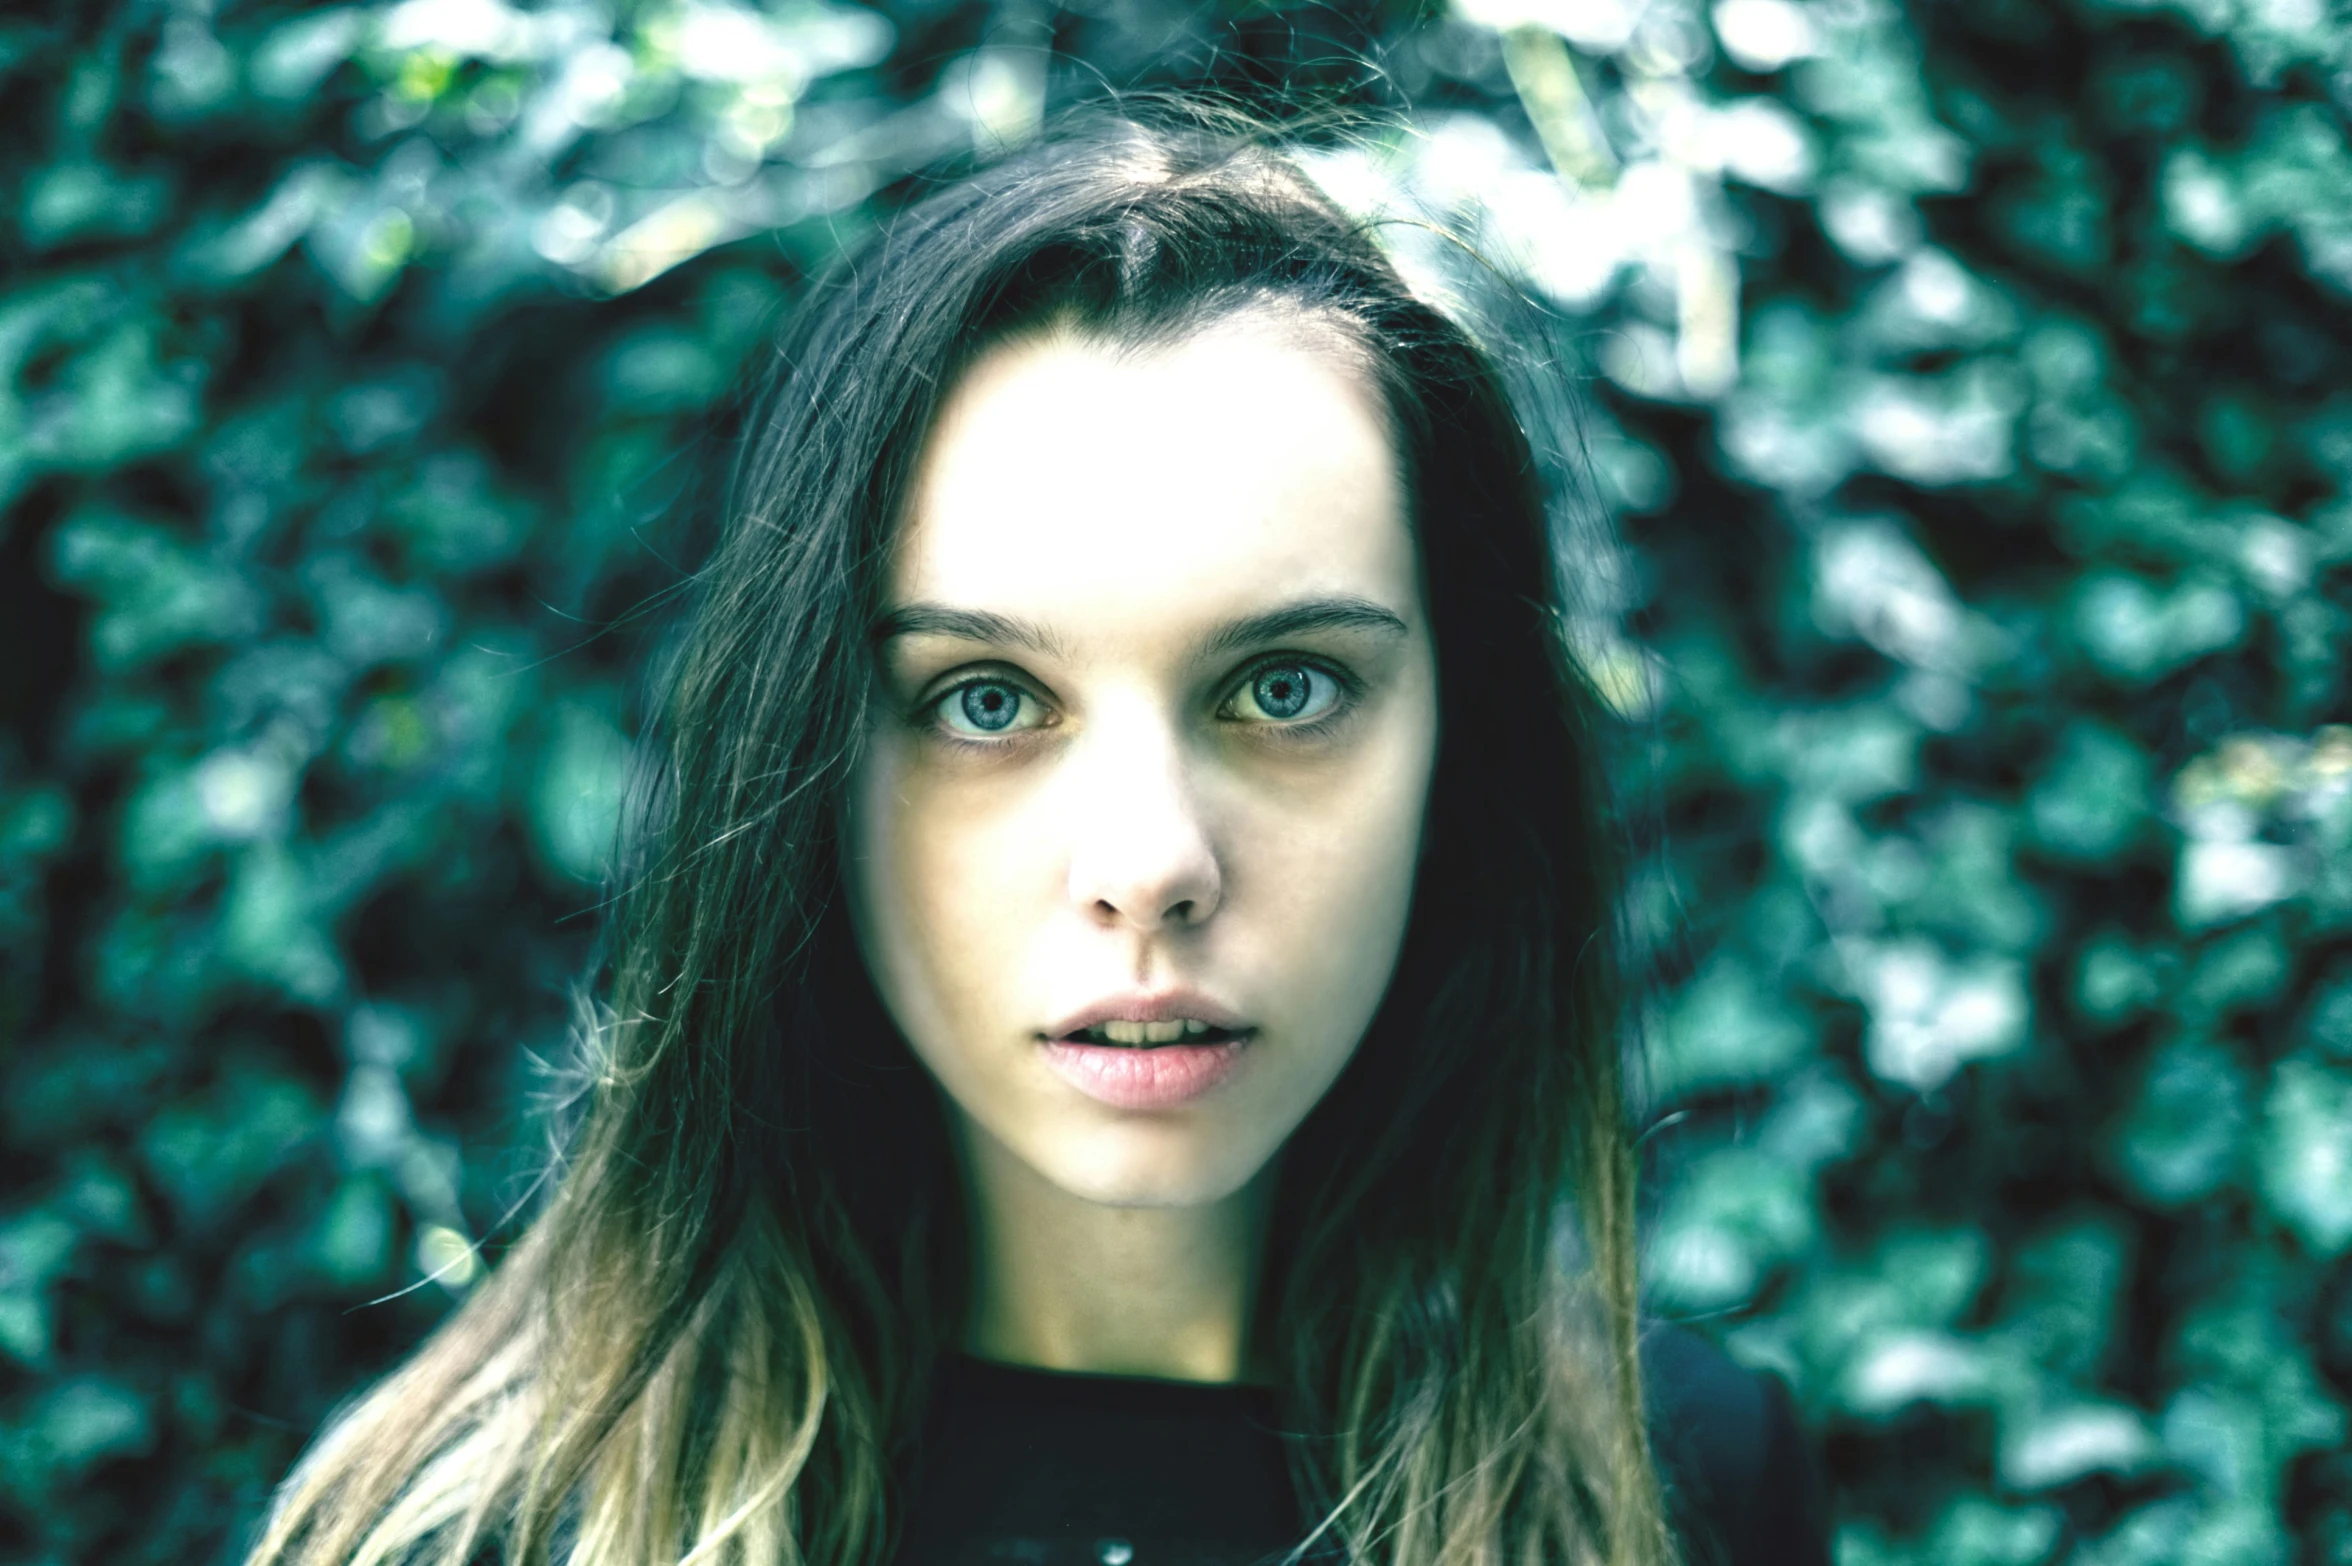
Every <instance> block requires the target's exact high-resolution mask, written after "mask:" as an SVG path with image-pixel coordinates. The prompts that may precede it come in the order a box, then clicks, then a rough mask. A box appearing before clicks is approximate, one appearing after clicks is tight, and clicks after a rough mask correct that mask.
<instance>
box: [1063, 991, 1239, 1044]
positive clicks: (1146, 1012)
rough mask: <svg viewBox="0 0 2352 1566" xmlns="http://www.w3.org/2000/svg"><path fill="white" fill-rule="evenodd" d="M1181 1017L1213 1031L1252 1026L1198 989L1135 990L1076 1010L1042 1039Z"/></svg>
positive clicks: (1064, 1037) (1235, 1031)
mask: <svg viewBox="0 0 2352 1566" xmlns="http://www.w3.org/2000/svg"><path fill="white" fill-rule="evenodd" d="M1179 1017H1191V1018H1194V1019H1196V1020H1198V1021H1201V1022H1205V1023H1207V1024H1208V1025H1209V1026H1210V1027H1212V1028H1224V1029H1226V1030H1227V1031H1228V1032H1233V1033H1240V1032H1242V1031H1244V1030H1246V1029H1247V1028H1248V1027H1249V1024H1248V1023H1247V1022H1246V1021H1244V1020H1243V1019H1242V1017H1241V1015H1240V1014H1239V1013H1238V1012H1236V1011H1234V1010H1233V1009H1232V1008H1231V1007H1229V1006H1221V1005H1219V1004H1218V1003H1217V1002H1215V1001H1213V1000H1211V999H1210V998H1209V997H1208V996H1206V995H1203V994H1202V993H1201V992H1200V991H1198V990H1131V991H1129V992H1128V993H1127V994H1125V995H1113V996H1109V997H1107V998H1105V999H1103V1000H1099V1001H1096V1002H1095V1003H1094V1004H1093V1005H1091V1006H1088V1007H1086V1008H1085V1009H1084V1010H1082V1011H1074V1012H1072V1013H1070V1015H1069V1016H1067V1017H1064V1018H1063V1019H1062V1020H1061V1021H1059V1022H1057V1023H1055V1024H1054V1025H1053V1026H1052V1027H1050V1028H1047V1029H1046V1030H1045V1031H1044V1032H1043V1033H1042V1034H1040V1035H1038V1036H1039V1037H1040V1038H1045V1039H1066V1038H1068V1037H1069V1036H1070V1035H1071V1034H1073V1033H1077V1032H1081V1031H1083V1030H1084V1029H1087V1028H1091V1027H1094V1026H1095V1025H1096V1024H1098V1023H1104V1022H1174V1021H1176V1020H1177V1019H1178V1018H1179Z"/></svg>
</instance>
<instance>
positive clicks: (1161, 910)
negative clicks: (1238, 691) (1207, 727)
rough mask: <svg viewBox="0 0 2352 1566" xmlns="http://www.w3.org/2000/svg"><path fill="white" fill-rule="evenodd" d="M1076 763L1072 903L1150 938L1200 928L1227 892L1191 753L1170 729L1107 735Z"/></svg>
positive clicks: (1143, 727) (1097, 737)
mask: <svg viewBox="0 0 2352 1566" xmlns="http://www.w3.org/2000/svg"><path fill="white" fill-rule="evenodd" d="M1081 748H1082V749H1083V750H1084V751H1085V752H1086V754H1084V755H1083V756H1073V757H1072V758H1071V760H1072V762H1073V763H1075V765H1074V767H1073V774H1074V775H1073V776H1072V777H1071V779H1070V781H1071V783H1072V785H1073V787H1072V788H1071V789H1070V791H1069V793H1068V794H1067V795H1065V797H1064V800H1063V803H1064V804H1065V806H1066V807H1067V808H1068V810H1069V815H1068V818H1067V819H1068V820H1069V822H1070V824H1071V826H1072V828H1073V836H1072V839H1071V843H1070V882H1069V895H1070V899H1071V901H1072V903H1073V904H1075V905H1076V906H1077V907H1079V908H1080V909H1082V910H1083V911H1084V912H1085V914H1086V915H1087V917H1088V918H1090V919H1092V920H1093V921H1094V922H1095V923H1097V924H1099V925H1102V926H1105V927H1118V926H1125V927H1127V928H1130V929H1133V930H1135V931H1137V932H1138V933H1141V934H1145V935H1155V934H1161V933H1164V932H1168V931H1173V930H1183V929H1191V928H1195V927H1197V926H1199V925H1200V924H1201V923H1202V922H1204V921H1205V920H1207V919H1208V917H1209V916H1210V915H1211V914H1213V913H1215V912H1216V911H1217V904H1218V902H1219V900H1220V898H1221V896H1222V893H1223V890H1224V876H1223V872H1222V869H1221V867H1220V866H1219V864H1218V856H1217V850H1216V845H1215V844H1214V842H1213V841H1212V840H1211V836H1210V832H1209V828H1208V823H1207V822H1206V821H1204V820H1203V819H1202V814H1201V810H1200V802H1199V800H1198V799H1197V798H1196V796H1195V791H1194V788H1193V780H1192V779H1191V778H1190V777H1188V776H1187V772H1186V768H1185V765H1184V757H1183V754H1182V747H1181V746H1180V745H1179V744H1178V743H1177V741H1176V737H1175V736H1174V735H1173V734H1172V733H1169V732H1168V731H1167V729H1166V728H1165V727H1164V726H1161V725H1156V724H1143V723H1122V724H1118V725H1116V726H1115V727H1112V726H1106V727H1105V728H1103V729H1102V730H1100V731H1098V732H1097V733H1096V734H1094V735H1092V736H1089V741H1088V743H1086V744H1085V745H1084V746H1082V747H1081Z"/></svg>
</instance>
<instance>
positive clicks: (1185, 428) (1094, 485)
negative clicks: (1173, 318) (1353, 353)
mask: <svg viewBox="0 0 2352 1566" xmlns="http://www.w3.org/2000/svg"><path fill="white" fill-rule="evenodd" d="M1326 336H1327V330H1326V329H1315V328H1301V327H1297V326H1292V325H1288V324H1284V323H1269V322H1265V321H1260V320H1255V319H1252V318H1249V317H1240V318H1236V319H1234V320H1231V321H1227V322H1224V323H1221V324H1218V325H1216V326H1212V327H1210V328H1208V329H1206V330H1204V331H1202V332H1200V333H1198V334H1196V335H1193V336H1189V337H1186V338H1183V339H1180V340H1178V341H1175V342H1171V343H1167V344H1160V345H1152V346H1148V347H1143V348H1125V347H1118V346H1114V345H1111V344H1107V343H1104V342H1102V341H1099V340H1096V339H1091V338H1087V337H1084V336H1081V335H1077V334H1074V333H1068V332H1063V333H1055V334H1051V335H1047V336H1043V337H1037V338H1031V339H1024V340H1018V341H1015V342H1011V343H1007V344H1004V345H1001V346H999V347H997V348H996V349H994V350H992V351H991V352H989V353H987V354H985V355H983V356H982V357H981V358H980V359H979V361H978V362H977V363H975V364H974V365H973V366H972V368H971V369H970V371H969V372H967V373H966V374H965V375H964V376H963V377H962V379H961V380H959V382H958V383H957V384H956V386H955V387H954V388H953V389H952V391H951V392H950V394H949V396H948V398H947V400H946V402H945V405H944V406H943V407H942V409H941V412H940V416H939V419H938V421H937V423H936V424H935V426H934V428H933V431H932V434H931V438H930V440H929V442H928V443H927V445H926V447H925V449H924V453H923V458H922V461H921V463H920V465H919V467H918V471H917V475H916V482H915V485H914V489H913V492H912V494H911V496H910V503H909V505H908V508H907V511H906V514H905V520H904V523H903V525H902V528H901V532H900V536H899V538H898V540H897V543H896V547H895V548H894V550H893V555H892V561H891V572H890V588H891V595H892V597H893V598H894V599H895V600H897V601H900V602H905V601H910V600H915V599H925V600H941V601H946V602H951V603H956V604H960V605H969V606H973V607H986V608H990V609H995V610H1019V611H1021V612H1024V613H1032V614H1036V615H1038V616H1040V617H1047V616H1050V617H1051V618H1052V619H1054V620H1055V621H1056V622H1057V623H1062V624H1069V623H1070V622H1072V621H1073V620H1077V621H1085V620H1088V619H1094V620H1099V621H1102V622H1104V623H1105V624H1106V625H1115V624H1119V623H1130V624H1132V623H1134V621H1135V619H1136V617H1137V616H1139V615H1160V616H1165V615H1169V614H1176V613H1181V612H1182V611H1183V610H1184V609H1185V608H1186V607H1187V606H1191V605H1201V606H1204V607H1205V606H1208V605H1212V604H1213V605H1214V606H1216V607H1217V608H1219V609H1229V608H1235V607H1238V608H1241V609H1243V610H1244V611H1246V609H1247V607H1248V606H1249V604H1250V603H1251V602H1252V601H1254V600H1259V599H1263V600H1267V601H1272V600H1276V599H1289V598H1293V597H1296V596H1297V595H1298V594H1299V593H1301V592H1302V591H1313V590H1329V591H1335V592H1351V593H1355V594H1359V595H1367V596H1373V597H1376V598H1380V599H1383V600H1388V601H1393V602H1394V604H1395V606H1396V607H1397V608H1399V610H1400V611H1403V610H1405V609H1406V608H1407V607H1408V606H1409V605H1410V604H1411V603H1412V601H1413V598H1414V593H1413V584H1414V581H1415V575H1416V573H1415V567H1414V557H1413V546H1412V540H1411V536H1410V531H1409V528H1408V525H1407V522H1406V519H1405V508H1404V504H1403V497H1402V493H1401V485H1400V481H1399V478H1398V474H1397V462H1396V458H1395V453H1394V451H1393V449H1392V446H1391V442H1390V440H1389V436H1388V432H1387V427H1386V421H1385V418H1384V416H1383V413H1382V408H1381V404H1380V401H1379V397H1378V393H1377V392H1376V391H1375V390H1374V389H1373V388H1372V386H1371V385H1370V383H1369V378H1368V376H1367V375H1366V374H1365V372H1364V371H1363V370H1362V369H1361V368H1360V367H1358V366H1357V365H1355V364H1354V363H1352V362H1351V361H1350V357H1349V355H1348V354H1347V352H1346V351H1345V350H1344V349H1343V348H1341V347H1340V346H1339V345H1338V344H1337V343H1335V342H1330V341H1327V340H1324V339H1325V337H1326Z"/></svg>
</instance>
